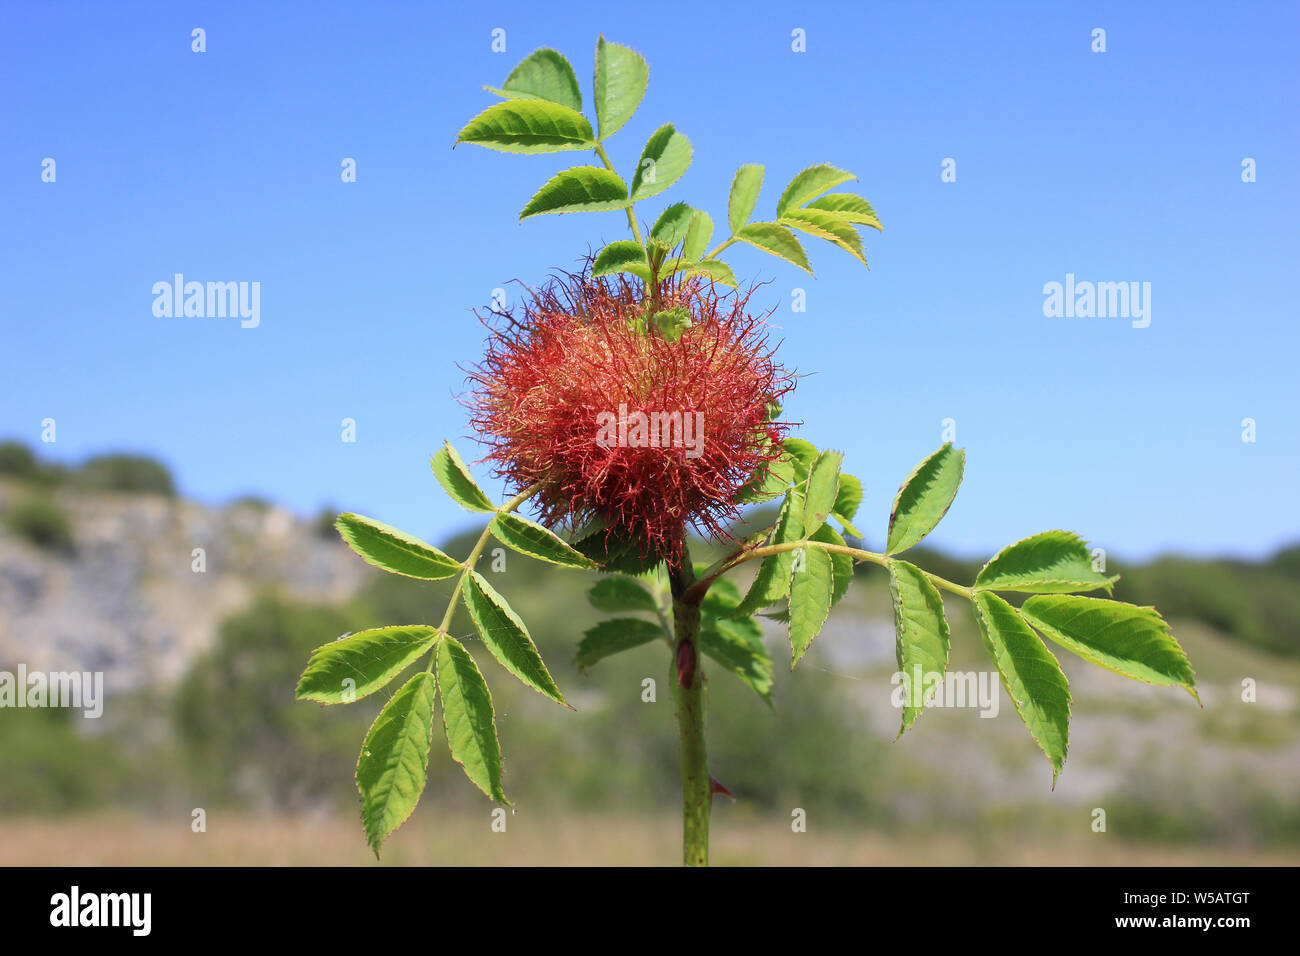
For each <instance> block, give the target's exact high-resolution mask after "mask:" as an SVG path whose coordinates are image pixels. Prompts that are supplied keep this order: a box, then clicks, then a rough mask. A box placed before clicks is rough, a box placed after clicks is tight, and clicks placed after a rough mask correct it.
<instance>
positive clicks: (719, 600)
mask: <svg viewBox="0 0 1300 956" xmlns="http://www.w3.org/2000/svg"><path fill="white" fill-rule="evenodd" d="M764 537H766V535H764ZM707 570H708V565H705V564H697V565H696V566H695V576H696V577H697V578H702V577H704V573H705V571H707ZM739 606H740V588H738V587H736V585H735V584H734V583H733V582H731V581H728V580H727V579H726V578H718V579H717V580H716V581H714V582H713V583H712V584H711V585H709V590H708V593H707V594H705V595H704V600H703V601H701V602H700V614H701V615H702V616H703V617H704V618H709V617H726V616H727V615H728V614H730V613H731V612H732V611H734V610H735V609H736V608H738V607H739Z"/></svg>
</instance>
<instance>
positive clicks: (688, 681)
mask: <svg viewBox="0 0 1300 956" xmlns="http://www.w3.org/2000/svg"><path fill="white" fill-rule="evenodd" d="M677 683H678V684H680V685H681V686H683V687H685V688H686V689H687V690H690V689H691V687H692V685H693V684H694V683H695V645H694V644H692V643H691V642H690V641H682V642H681V643H680V644H678V645H677Z"/></svg>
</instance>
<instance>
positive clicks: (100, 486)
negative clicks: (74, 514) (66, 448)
mask: <svg viewBox="0 0 1300 956" xmlns="http://www.w3.org/2000/svg"><path fill="white" fill-rule="evenodd" d="M77 481H78V483H79V484H80V485H81V486H82V487H85V488H90V489H93V490H96V491H129V492H138V493H143V494H155V495H167V496H168V497H172V496H174V495H175V494H176V486H175V485H174V484H173V483H172V476H171V472H170V471H168V469H167V466H166V465H164V464H162V463H161V462H158V461H155V460H154V459H152V458H147V457H145V456H143V455H99V456H97V457H95V458H91V459H89V460H87V462H86V463H85V464H84V465H82V466H81V468H80V470H79V471H78V473H77Z"/></svg>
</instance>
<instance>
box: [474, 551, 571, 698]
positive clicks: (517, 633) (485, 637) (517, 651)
mask: <svg viewBox="0 0 1300 956" xmlns="http://www.w3.org/2000/svg"><path fill="white" fill-rule="evenodd" d="M461 593H462V594H463V595H464V597H465V607H466V608H467V609H468V610H469V616H470V617H471V618H472V619H473V621H474V630H475V632H476V633H477V634H478V636H479V640H481V641H482V642H483V644H484V645H485V646H486V647H487V649H488V650H489V651H491V652H492V656H493V657H495V658H496V659H497V660H498V661H500V662H501V666H502V667H504V668H505V669H506V670H508V671H509V672H510V673H512V674H514V675H515V676H516V677H518V678H519V679H520V680H521V681H523V682H524V683H525V684H527V685H528V686H529V687H531V688H532V689H533V690H535V691H537V692H538V693H539V694H544V695H545V696H547V697H549V698H551V700H553V701H555V702H556V703H557V704H563V705H564V706H565V707H569V702H568V701H566V700H565V699H564V695H563V694H561V693H560V689H559V688H558V687H556V686H555V681H554V680H552V679H551V672H550V671H548V670H547V669H546V665H545V664H544V663H542V655H541V654H539V653H538V652H537V646H536V645H535V644H534V643H533V639H532V637H531V636H530V635H529V633H528V628H527V627H525V626H524V622H523V621H522V620H521V619H520V617H519V615H518V614H516V613H515V612H514V611H513V610H512V609H511V607H510V605H509V604H507V603H506V599H505V598H503V597H502V596H501V595H500V594H498V593H497V592H496V590H495V589H494V588H493V587H492V585H490V584H488V583H487V580H486V579H485V578H484V577H483V575H481V574H479V573H478V572H477V571H471V572H470V573H469V574H468V575H466V577H465V578H464V579H463V583H462V585H461ZM569 709H570V710H572V709H573V708H572V707H569Z"/></svg>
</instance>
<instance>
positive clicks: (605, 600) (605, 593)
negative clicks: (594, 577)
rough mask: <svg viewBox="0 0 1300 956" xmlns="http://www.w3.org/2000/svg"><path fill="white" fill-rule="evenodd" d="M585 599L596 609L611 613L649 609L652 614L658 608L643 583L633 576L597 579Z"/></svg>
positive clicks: (657, 604)
mask: <svg viewBox="0 0 1300 956" xmlns="http://www.w3.org/2000/svg"><path fill="white" fill-rule="evenodd" d="M587 600H588V601H589V602H590V603H591V606H592V607H594V608H595V609H596V610H598V611H608V612H610V613H613V614H617V613H619V612H621V611H649V612H650V613H651V614H653V613H655V612H656V611H658V610H659V603H658V602H657V601H656V600H655V598H654V595H653V594H651V593H650V592H649V591H648V590H647V589H646V586H645V585H644V584H642V583H641V582H640V581H638V580H636V579H635V578H627V577H622V576H618V575H616V576H614V577H608V578H601V579H600V580H599V581H597V582H596V583H595V585H593V586H592V588H591V590H590V591H588V592H587Z"/></svg>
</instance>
